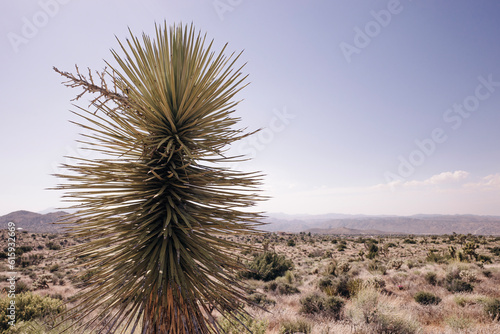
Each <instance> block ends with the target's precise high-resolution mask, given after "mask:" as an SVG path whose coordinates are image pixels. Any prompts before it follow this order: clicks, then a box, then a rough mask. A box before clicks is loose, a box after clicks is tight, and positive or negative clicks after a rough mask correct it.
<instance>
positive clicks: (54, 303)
mask: <svg viewBox="0 0 500 334" xmlns="http://www.w3.org/2000/svg"><path fill="white" fill-rule="evenodd" d="M9 303H10V298H8V296H4V297H2V298H0V309H1V310H7V307H8V306H9ZM63 310H64V305H63V303H62V302H61V301H60V300H58V299H53V298H50V297H42V296H40V295H37V294H33V293H31V292H25V293H20V294H17V295H16V323H19V322H20V321H30V320H32V319H37V318H42V317H45V316H49V315H56V314H58V313H61V312H62V311H63ZM8 322H9V318H8V317H7V312H3V311H2V312H0V329H1V330H7V329H8V328H9V327H10V325H9V323H8Z"/></svg>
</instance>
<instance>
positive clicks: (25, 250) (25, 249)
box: [20, 245, 33, 253]
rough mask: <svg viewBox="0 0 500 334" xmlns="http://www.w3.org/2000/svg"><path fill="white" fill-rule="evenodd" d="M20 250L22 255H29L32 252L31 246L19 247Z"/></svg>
mask: <svg viewBox="0 0 500 334" xmlns="http://www.w3.org/2000/svg"><path fill="white" fill-rule="evenodd" d="M20 248H21V250H22V251H23V253H29V252H31V251H32V250H33V247H32V246H27V245H23V246H20Z"/></svg>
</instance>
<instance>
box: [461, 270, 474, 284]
mask: <svg viewBox="0 0 500 334" xmlns="http://www.w3.org/2000/svg"><path fill="white" fill-rule="evenodd" d="M459 275H460V278H461V279H462V280H464V281H465V282H468V283H474V282H476V281H477V275H476V273H475V272H473V271H470V270H462V271H460V274H459Z"/></svg>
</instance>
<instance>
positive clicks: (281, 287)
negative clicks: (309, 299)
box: [264, 281, 300, 295]
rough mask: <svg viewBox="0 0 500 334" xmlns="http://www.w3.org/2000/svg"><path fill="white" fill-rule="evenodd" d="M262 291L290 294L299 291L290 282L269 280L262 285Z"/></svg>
mask: <svg viewBox="0 0 500 334" xmlns="http://www.w3.org/2000/svg"><path fill="white" fill-rule="evenodd" d="M264 291H273V292H275V293H277V294H279V295H292V294H294V293H299V292H300V291H299V289H297V288H296V287H294V286H293V285H291V284H288V283H283V282H275V281H273V282H269V283H268V284H266V285H265V286H264Z"/></svg>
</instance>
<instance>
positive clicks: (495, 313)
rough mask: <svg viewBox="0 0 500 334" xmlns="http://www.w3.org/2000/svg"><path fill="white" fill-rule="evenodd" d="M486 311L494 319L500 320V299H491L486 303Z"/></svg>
mask: <svg viewBox="0 0 500 334" xmlns="http://www.w3.org/2000/svg"><path fill="white" fill-rule="evenodd" d="M484 311H485V312H486V313H487V314H488V315H489V316H490V317H491V318H492V319H493V320H500V299H496V298H494V299H489V300H487V301H486V302H485V304H484Z"/></svg>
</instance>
